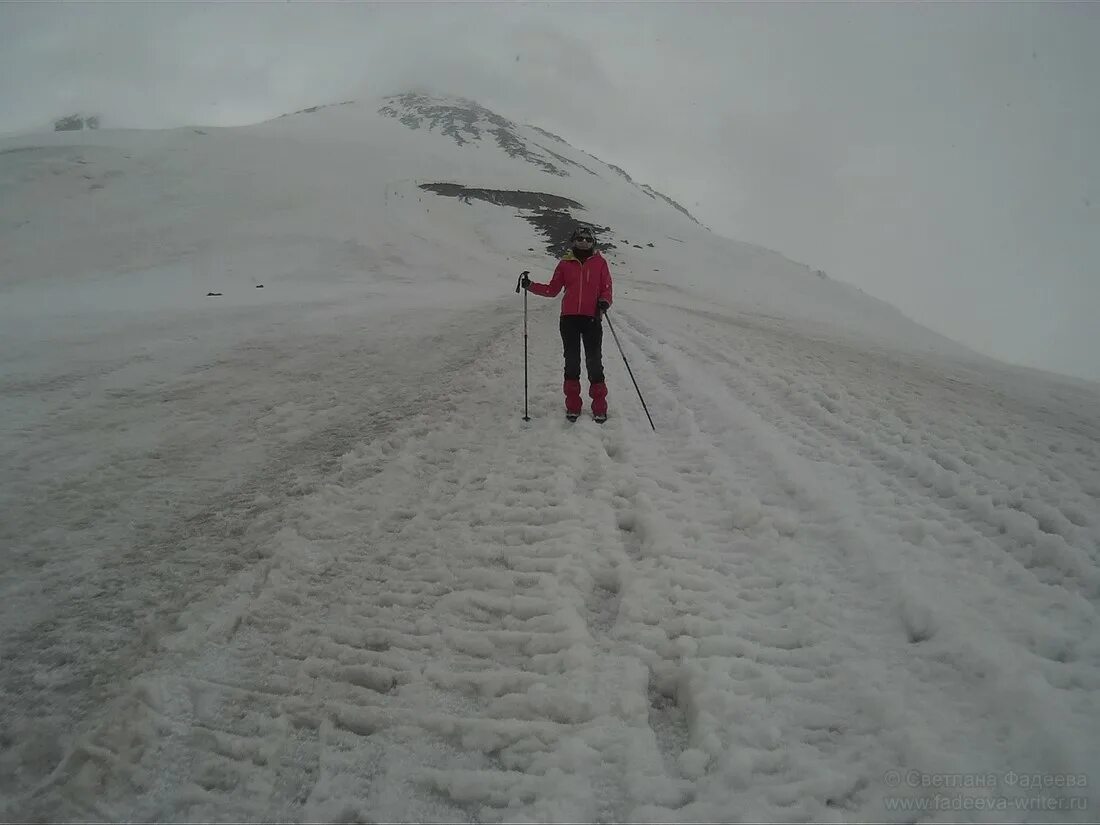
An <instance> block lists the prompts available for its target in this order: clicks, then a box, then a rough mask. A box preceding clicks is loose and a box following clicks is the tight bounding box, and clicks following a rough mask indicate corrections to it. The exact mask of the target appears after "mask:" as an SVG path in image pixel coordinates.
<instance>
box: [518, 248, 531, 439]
mask: <svg viewBox="0 0 1100 825" xmlns="http://www.w3.org/2000/svg"><path fill="white" fill-rule="evenodd" d="M530 274H531V273H530V272H528V271H527V270H526V269H525V270H524V271H523V272H521V273H520V276H519V280H518V281H516V292H519V290H520V287H521V286H522V285H523V279H524V278H526V277H527V276H528V275H530ZM523 420H524V421H530V420H531V416H529V415H528V414H527V290H526V289H525V290H523Z"/></svg>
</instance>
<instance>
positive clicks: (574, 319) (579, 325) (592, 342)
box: [560, 315, 603, 384]
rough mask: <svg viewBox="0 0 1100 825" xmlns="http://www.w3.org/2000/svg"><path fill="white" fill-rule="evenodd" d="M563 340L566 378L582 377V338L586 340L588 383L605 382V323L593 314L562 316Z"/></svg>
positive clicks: (585, 353) (585, 352)
mask: <svg viewBox="0 0 1100 825" xmlns="http://www.w3.org/2000/svg"><path fill="white" fill-rule="evenodd" d="M560 326H561V342H562V345H563V347H564V349H565V379H566V380H567V381H568V380H570V379H574V380H579V379H580V377H581V340H582V339H583V340H584V363H585V366H586V367H588V383H590V384H602V383H603V353H602V351H601V350H602V347H603V324H601V323H600V319H599V318H593V317H592V316H591V315H563V316H561V325H560Z"/></svg>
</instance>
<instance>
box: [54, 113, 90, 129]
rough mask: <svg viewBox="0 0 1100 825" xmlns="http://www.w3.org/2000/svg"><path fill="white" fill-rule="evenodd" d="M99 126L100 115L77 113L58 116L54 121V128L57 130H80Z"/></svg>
mask: <svg viewBox="0 0 1100 825" xmlns="http://www.w3.org/2000/svg"><path fill="white" fill-rule="evenodd" d="M98 128H99V115H89V116H88V117H85V116H84V115H82V114H75V115H69V116H68V117H61V118H58V119H57V120H55V121H54V122H53V130H54V131H55V132H79V131H81V130H82V129H98Z"/></svg>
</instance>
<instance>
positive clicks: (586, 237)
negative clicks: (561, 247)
mask: <svg viewBox="0 0 1100 825" xmlns="http://www.w3.org/2000/svg"><path fill="white" fill-rule="evenodd" d="M573 242H574V243H595V242H596V241H595V240H593V239H592V237H591V236H590V235H578V236H577V237H576V238H574V239H573Z"/></svg>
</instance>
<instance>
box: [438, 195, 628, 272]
mask: <svg viewBox="0 0 1100 825" xmlns="http://www.w3.org/2000/svg"><path fill="white" fill-rule="evenodd" d="M420 188H421V189H425V190H427V191H429V192H434V193H436V194H437V195H443V196H446V197H451V198H459V199H460V200H464V201H467V202H468V201H469V199H471V198H473V199H476V200H479V201H485V202H486V203H491V204H493V205H494V206H503V207H511V208H513V209H519V210H522V211H523V212H526V213H527V214H523V215H522V217H523V218H524V219H525V220H527V221H529V222H530V223H531V224H532V225H533V226H534V227H535V228H536V229H537V230H539V232H540V233H541V234H542V235H543V236H544V237H545V238H546V241H547V243H546V251H547V252H549V253H550V254H552V255H561V254H563V253H564V252H565V251H566V250H567V249H568V248H569V238H570V236H571V235H572V234H573V230H574V229H575V228H576V227H577V226H578V224H579V225H583V226H587V227H589V228H590V229H592V231H593V232H595V233H596V234H597V237H598V236H599V235H600V234H601V233H606V232H609V231H610V227H601V226H597V225H596V224H593V223H590V222H588V221H580V220H578V219H577V218H575V217H574V216H573V215H572V214H571V213H570V212H569V210H571V209H584V206H583V205H581V204H579V203H577V201H575V200H571V199H569V198H564V197H562V196H561V195H550V194H547V193H545V192H524V191H521V190H509V189H480V188H477V187H467V186H462V185H461V184H458V183H422V184H420ZM597 247H598V248H599V249H614V248H615V245H614V244H612V243H597ZM528 251H533V250H532V249H530V248H529V249H528Z"/></svg>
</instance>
